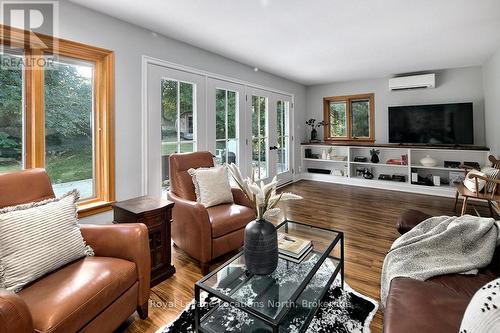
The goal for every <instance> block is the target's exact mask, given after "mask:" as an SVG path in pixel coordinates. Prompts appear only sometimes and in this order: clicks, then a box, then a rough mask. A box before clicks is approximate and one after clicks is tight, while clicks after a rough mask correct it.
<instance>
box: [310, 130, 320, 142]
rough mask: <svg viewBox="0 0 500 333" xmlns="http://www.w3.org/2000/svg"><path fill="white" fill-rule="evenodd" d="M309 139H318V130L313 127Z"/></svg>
mask: <svg viewBox="0 0 500 333" xmlns="http://www.w3.org/2000/svg"><path fill="white" fill-rule="evenodd" d="M311 141H318V131H317V130H316V129H315V128H313V129H312V130H311Z"/></svg>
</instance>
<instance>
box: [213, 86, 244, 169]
mask: <svg viewBox="0 0 500 333" xmlns="http://www.w3.org/2000/svg"><path fill="white" fill-rule="evenodd" d="M215 95H216V96H215V141H216V142H215V162H216V163H217V164H219V165H222V164H224V163H235V164H238V137H237V132H238V126H237V123H238V119H237V118H238V104H239V101H238V92H235V91H230V90H226V89H216V92H215Z"/></svg>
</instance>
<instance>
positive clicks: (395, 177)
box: [392, 175, 406, 183]
mask: <svg viewBox="0 0 500 333" xmlns="http://www.w3.org/2000/svg"><path fill="white" fill-rule="evenodd" d="M392 180H394V181H395V182H401V183H404V182H406V176H404V175H392Z"/></svg>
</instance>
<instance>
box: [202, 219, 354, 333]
mask: <svg viewBox="0 0 500 333" xmlns="http://www.w3.org/2000/svg"><path fill="white" fill-rule="evenodd" d="M276 229H277V230H278V232H279V233H286V234H289V235H291V236H297V237H301V238H304V239H310V240H312V242H313V250H312V251H311V252H310V253H309V254H308V255H307V256H306V257H305V258H304V259H303V260H302V261H301V262H300V263H295V262H292V261H288V260H286V259H282V258H280V259H279V262H278V268H277V269H276V270H275V271H274V272H273V273H271V274H269V275H254V274H251V273H249V272H248V271H247V270H246V266H245V257H244V255H243V250H242V251H240V252H239V253H238V254H237V255H236V256H234V257H233V258H231V259H230V260H229V261H227V262H226V263H224V264H223V265H222V266H221V267H219V268H218V269H217V270H215V271H214V272H212V273H210V274H209V275H207V276H205V277H203V278H202V279H201V280H200V281H198V282H197V283H196V284H195V304H196V305H195V329H196V332H207V333H220V332H226V331H230V332H259V333H260V332H273V333H276V332H304V331H305V330H306V329H307V327H308V326H309V323H310V322H311V320H312V319H313V317H314V314H315V313H316V311H317V310H318V308H319V306H320V303H321V299H322V298H323V296H324V295H325V293H326V292H327V291H328V289H329V288H330V286H331V285H332V284H333V282H334V281H335V280H336V279H337V280H340V286H341V288H343V287H344V234H343V233H342V232H339V231H335V230H330V229H326V228H321V227H314V226H310V225H307V224H304V223H299V222H294V221H289V220H285V221H284V222H282V223H281V224H279V225H278V226H277V227H276ZM202 291H204V292H206V293H207V294H206V295H207V296H208V297H207V298H206V299H205V302H204V304H201V302H200V296H201V292H202ZM207 299H208V301H206V300H207ZM207 303H208V304H207ZM201 306H202V307H203V309H202V308H201Z"/></svg>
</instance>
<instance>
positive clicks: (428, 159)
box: [420, 155, 437, 167]
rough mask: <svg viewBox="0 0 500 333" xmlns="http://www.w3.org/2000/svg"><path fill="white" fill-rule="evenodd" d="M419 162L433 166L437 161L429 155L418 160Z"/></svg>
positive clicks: (426, 165)
mask: <svg viewBox="0 0 500 333" xmlns="http://www.w3.org/2000/svg"><path fill="white" fill-rule="evenodd" d="M420 164H422V165H423V166H425V167H434V166H436V164H437V161H436V160H435V159H433V158H432V157H430V156H429V155H427V156H425V157H424V158H422V159H421V160H420Z"/></svg>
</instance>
